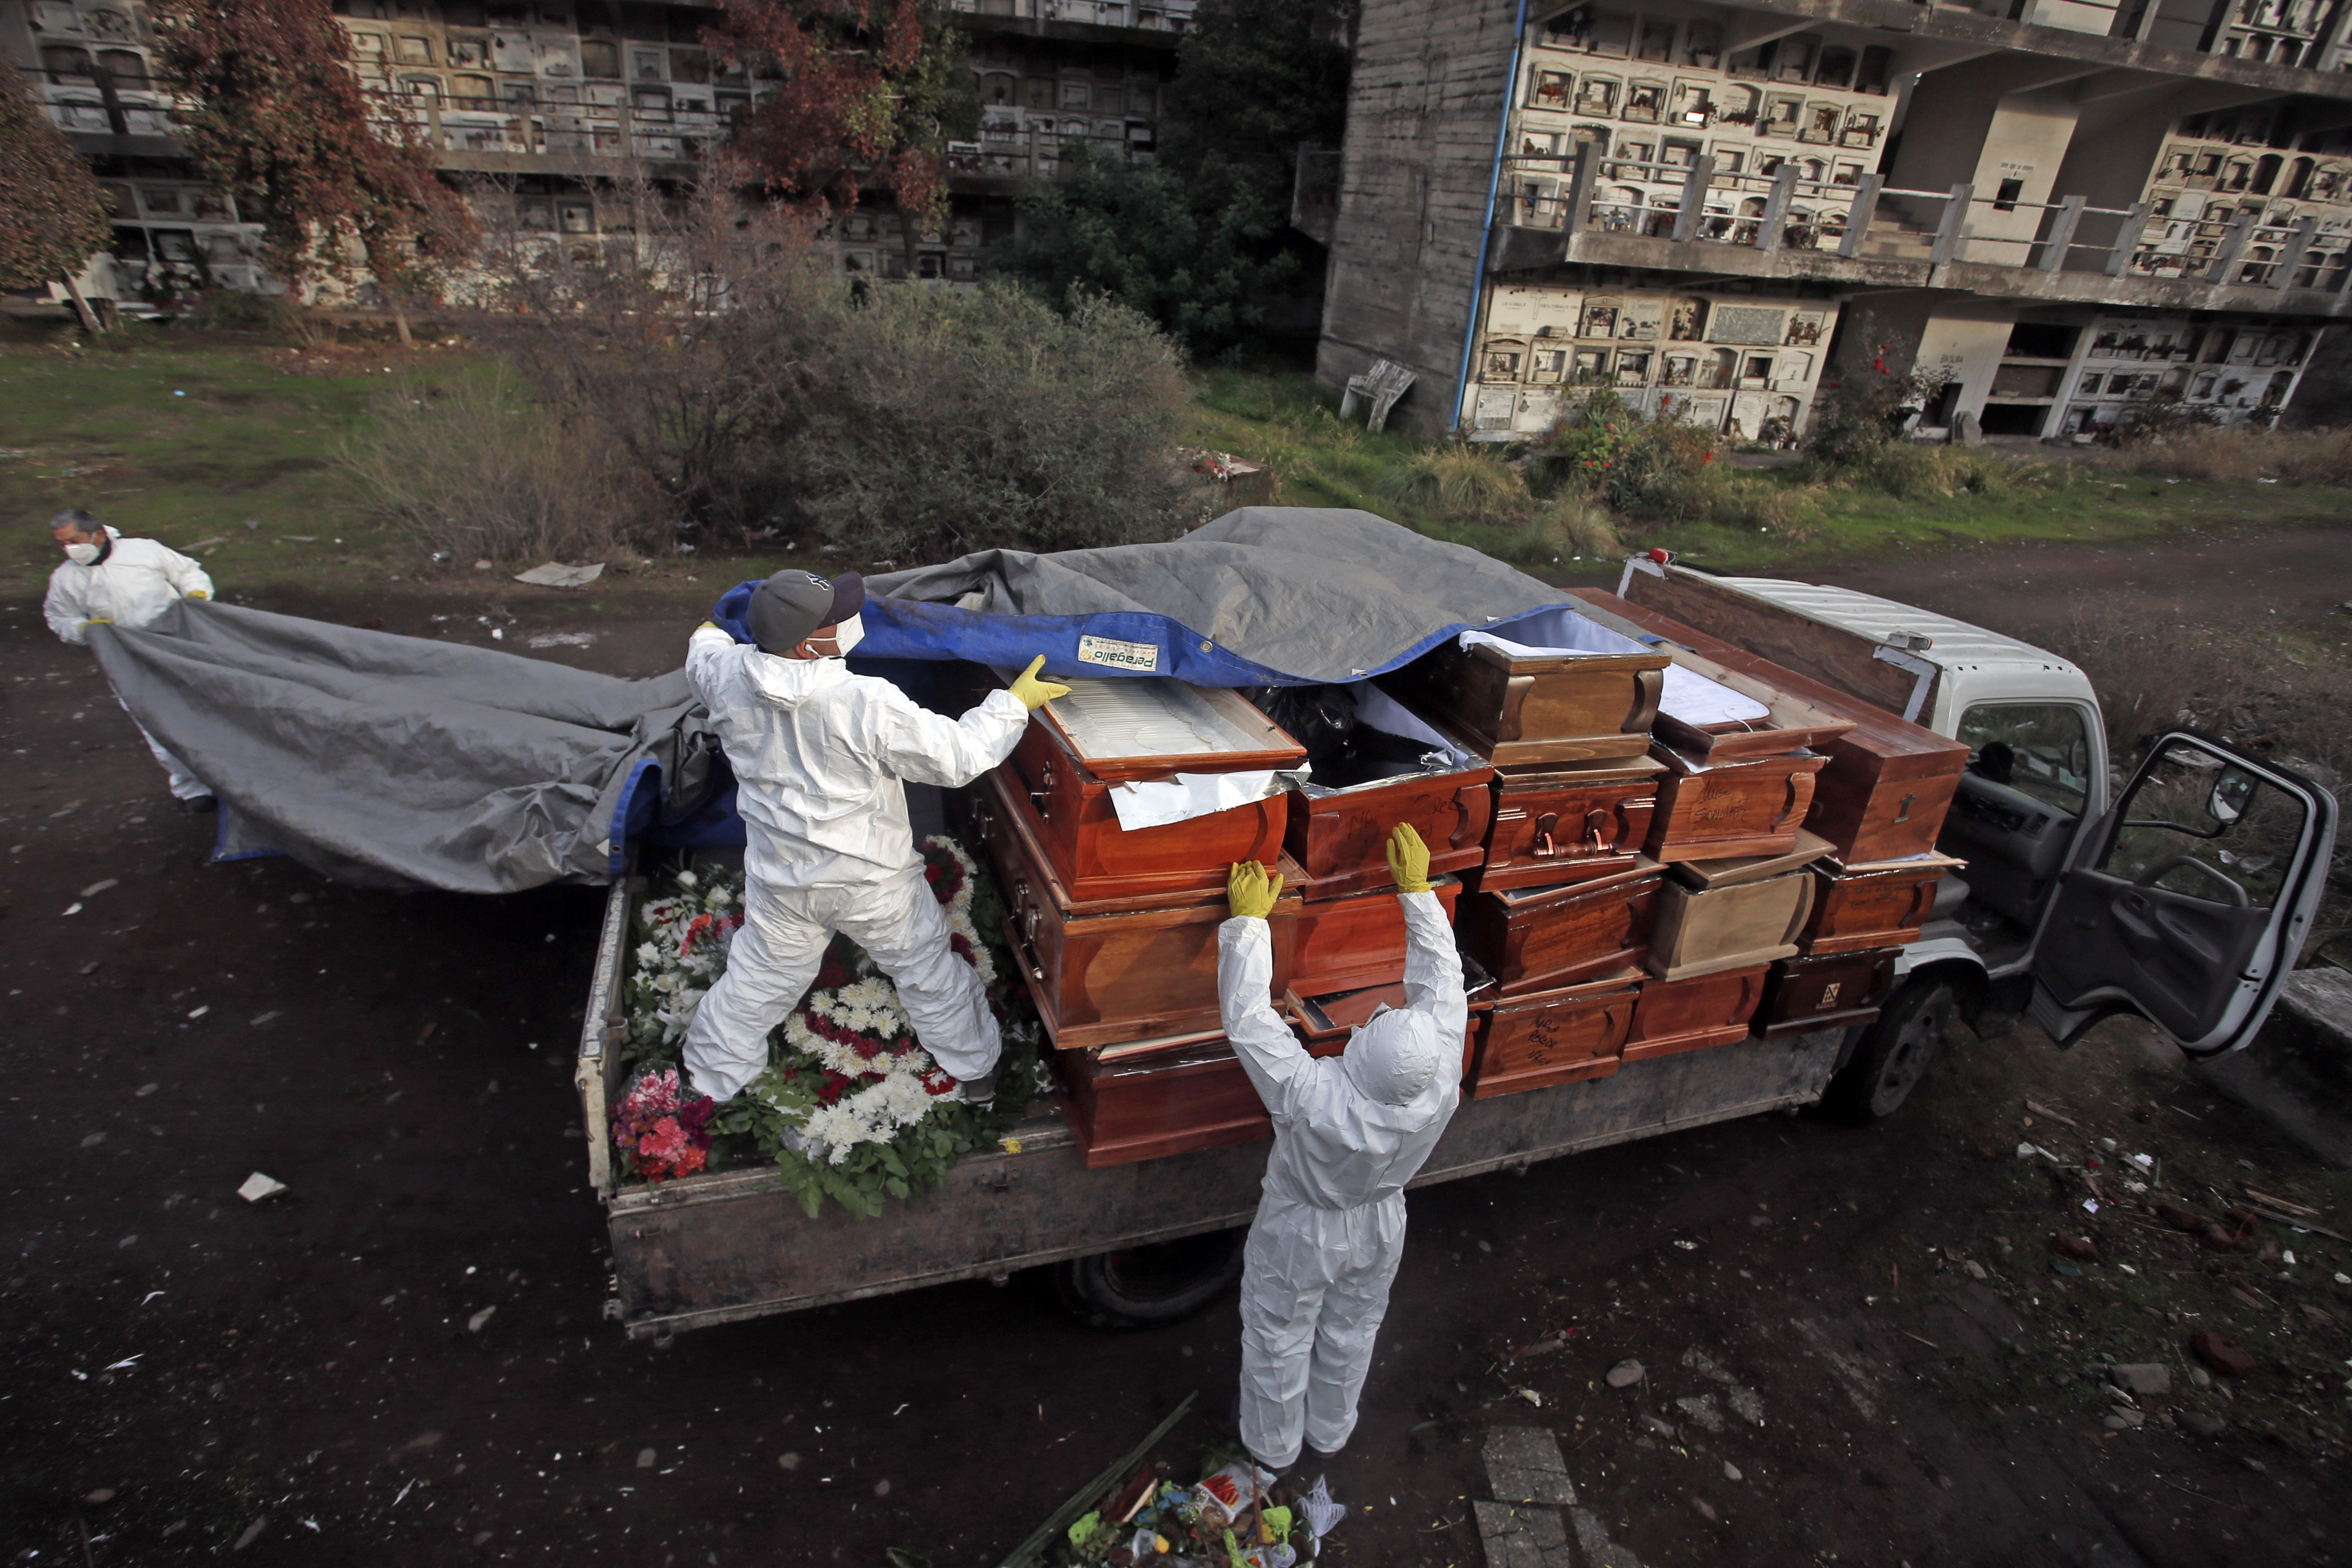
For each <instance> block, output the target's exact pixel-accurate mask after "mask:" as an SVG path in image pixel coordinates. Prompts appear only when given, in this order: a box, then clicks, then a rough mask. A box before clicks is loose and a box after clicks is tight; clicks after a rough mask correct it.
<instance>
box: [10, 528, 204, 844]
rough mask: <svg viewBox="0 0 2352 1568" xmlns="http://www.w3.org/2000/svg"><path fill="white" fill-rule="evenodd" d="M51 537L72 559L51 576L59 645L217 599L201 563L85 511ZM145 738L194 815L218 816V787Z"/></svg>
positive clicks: (50, 609) (50, 604)
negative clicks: (183, 604) (189, 602)
mask: <svg viewBox="0 0 2352 1568" xmlns="http://www.w3.org/2000/svg"><path fill="white" fill-rule="evenodd" d="M49 538H51V539H53V540H54V541H56V543H57V545H58V548H59V549H62V550H64V551H65V556H66V559H64V560H62V561H60V562H59V563H58V569H57V570H55V571H53V572H51V573H49V593H48V597H47V599H46V600H44V601H42V604H41V613H42V614H43V615H45V616H47V618H48V622H49V630H50V631H52V632H56V633H57V634H58V641H60V642H64V643H74V644H76V645H77V646H83V645H87V644H88V643H89V629H90V628H91V627H93V626H132V627H138V626H145V625H146V624H148V623H149V622H152V621H153V620H154V619H155V618H156V617H157V616H159V615H161V614H163V612H164V611H166V610H169V609H170V608H171V607H172V606H173V604H175V603H177V602H178V601H181V600H183V599H210V598H211V597H212V596H213V580H212V579H211V578H209V577H206V576H205V569H204V568H203V567H202V566H201V565H199V564H197V563H196V562H195V561H193V560H191V559H188V558H187V557H186V556H184V555H182V554H181V553H180V552H179V551H177V550H175V549H172V548H170V547H169V546H167V545H162V544H158V543H156V542H155V541H154V540H153V539H126V538H123V537H122V535H121V533H120V532H118V531H117V530H115V529H113V528H107V527H105V526H103V525H101V524H100V522H99V520H98V519H97V518H96V517H92V516H90V515H89V513H88V512H85V511H82V510H80V509H79V508H76V509H75V510H72V511H69V512H59V513H58V515H57V516H56V517H51V518H50V519H49ZM115 700H116V701H117V702H120V701H121V697H119V696H118V697H117V698H116V699H115ZM139 734H140V736H141V737H142V738H143V739H144V740H145V741H146V742H147V748H148V749H149V750H150V751H152V752H153V753H154V754H155V760H156V761H158V762H160V763H162V764H163V771H164V772H165V773H166V774H168V775H169V776H170V778H171V781H172V794H173V798H174V799H176V800H181V801H183V802H184V803H185V804H186V805H187V808H188V809H189V810H192V811H209V810H212V809H213V805H214V800H213V791H212V787H211V786H210V785H208V784H206V783H205V782H204V781H203V780H201V779H198V778H197V777H196V776H195V775H194V773H191V772H190V771H189V770H188V765H187V764H186V763H184V762H182V761H181V760H180V759H179V758H176V757H174V756H173V755H172V754H171V753H170V752H169V751H166V750H165V749H163V745H162V744H161V743H160V742H158V741H157V740H156V738H155V737H153V736H152V735H149V734H148V733H147V731H146V729H145V727H141V729H140V731H139Z"/></svg>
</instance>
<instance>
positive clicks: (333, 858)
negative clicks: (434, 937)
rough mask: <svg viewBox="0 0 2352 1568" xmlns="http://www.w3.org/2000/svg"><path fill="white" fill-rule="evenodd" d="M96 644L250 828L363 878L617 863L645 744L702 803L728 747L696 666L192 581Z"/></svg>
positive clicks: (500, 887)
mask: <svg viewBox="0 0 2352 1568" xmlns="http://www.w3.org/2000/svg"><path fill="white" fill-rule="evenodd" d="M90 644H91V647H92V648H93V649H94V650H95V651H96V653H97V654H98V661H99V664H100V666H101V667H102V668H104V670H105V671H106V674H107V677H108V678H109V679H110V680H111V681H112V682H113V683H114V689H115V690H116V691H117V692H118V693H120V694H121V697H122V700H123V704H124V706H127V707H129V708H130V710H131V716H132V717H134V718H136V719H137V720H138V721H139V722H140V723H141V724H142V725H143V726H145V727H146V728H147V730H148V732H149V733H150V734H152V735H153V736H154V737H156V738H157V739H158V740H160V741H162V742H163V745H164V746H166V747H169V748H170V749H171V750H172V751H173V752H174V753H176V754H177V755H178V756H179V757H180V758H182V759H183V760H184V761H185V762H186V763H187V764H188V766H189V767H190V768H193V769H194V772H195V774H196V777H198V778H199V779H204V780H205V782H206V783H208V784H210V785H211V786H212V787H213V788H214V789H215V790H216V791H217V792H218V793H219V796H220V798H221V800H222V801H223V803H224V806H225V808H227V809H230V810H234V811H235V813H236V816H237V817H238V819H240V821H239V824H238V825H239V829H240V831H241V832H244V833H246V834H247V835H248V836H247V839H246V841H247V843H248V844H253V843H267V844H270V845H272V846H274V847H276V848H279V849H283V850H284V851H285V852H287V853H289V854H290V855H292V856H294V857H295V858H296V859H298V860H300V861H302V862H305V863H306V864H310V865H313V866H315V867H317V868H318V869H319V870H320V871H323V872H326V873H329V874H331V875H334V876H338V877H341V878H343V879H345V880H352V881H362V882H373V883H390V884H399V885H409V886H414V885H419V884H422V885H425V886H428V887H437V888H445V889H448V890H450V891H452V892H459V893H512V892H516V891H518V890H520V889H522V888H526V887H535V886H538V885H539V884H540V883H547V882H555V881H572V882H603V881H605V880H606V879H607V877H608V875H609V869H608V867H609V859H610V856H609V846H608V845H607V844H606V842H605V839H606V836H607V834H608V833H609V831H611V826H612V822H613V816H614V810H615V809H616V808H617V807H618V806H619V805H620V803H621V800H622V795H623V791H624V790H625V789H626V788H627V787H628V786H629V784H630V782H631V780H632V779H633V778H634V777H635V772H636V767H637V764H638V763H640V762H641V761H645V760H647V759H650V760H652V761H654V762H656V763H657V764H659V765H660V767H661V783H662V789H663V793H664V794H665V795H666V796H667V797H668V798H669V799H670V800H672V801H674V802H676V803H677V804H680V805H691V804H692V803H693V802H694V801H695V800H697V799H698V796H699V795H700V793H701V792H702V790H703V789H704V787H705V785H706V783H707V781H708V779H709V765H710V759H711V757H712V755H713V753H714V752H715V751H716V749H717V737H715V736H714V735H713V734H712V732H711V730H710V727H709V721H708V719H707V718H706V717H705V716H704V715H703V712H702V710H701V708H700V707H699V706H698V705H697V704H696V703H695V701H694V699H693V697H692V696H691V695H689V694H688V691H687V685H686V674H685V672H684V671H682V670H681V671H677V672H675V673H673V674H667V675H664V676H662V677H660V678H659V679H657V680H650V681H625V680H620V679H616V678H615V677H614V676H611V675H600V674H592V673H590V672H588V671H585V670H575V669H571V668H568V667H566V666H564V665H562V664H549V663H546V662H544V661H542V660H538V659H526V658H521V657H520V656H518V655H516V654H512V653H499V652H497V651H495V650H492V649H488V648H469V647H464V646H457V645H452V644H449V643H434V642H428V641H425V640H424V639H421V638H415V637H397V636H393V635H391V634H389V633H386V632H366V631H361V630H359V629H357V628H354V627H349V626H336V625H331V624H328V623H326V622H318V621H305V620H299V619H297V618H295V617H293V616H287V615H272V614H268V613H267V612H262V611H258V610H246V609H240V608H238V607H236V606H235V605H228V604H207V603H202V602H189V601H182V602H181V603H179V604H176V605H174V606H173V608H172V609H171V610H170V611H169V612H166V613H165V614H164V615H163V617H162V618H161V619H159V620H157V621H156V622H153V623H152V624H151V625H149V626H148V627H146V628H144V629H143V630H131V629H130V628H126V627H111V626H99V627H93V628H91V634H90ZM650 782H651V781H650V780H649V779H648V780H646V783H650ZM256 830H257V831H256Z"/></svg>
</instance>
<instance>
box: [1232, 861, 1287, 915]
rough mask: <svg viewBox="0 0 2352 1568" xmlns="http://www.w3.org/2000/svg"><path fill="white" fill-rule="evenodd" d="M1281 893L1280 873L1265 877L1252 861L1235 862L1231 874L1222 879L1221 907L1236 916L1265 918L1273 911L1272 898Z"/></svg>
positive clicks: (1273, 899) (1264, 873)
mask: <svg viewBox="0 0 2352 1568" xmlns="http://www.w3.org/2000/svg"><path fill="white" fill-rule="evenodd" d="M1281 896H1282V877H1281V875H1280V874H1279V873H1276V875H1273V876H1268V875H1267V874H1266V870H1265V867H1264V866H1262V865H1260V864H1258V863H1257V862H1255V861H1235V862H1234V869H1233V873H1232V874H1231V875H1229V876H1227V877H1226V878H1225V907H1226V908H1227V909H1230V910H1232V911H1233V913H1234V917H1235V918H1236V919H1242V918H1248V919H1255V920H1263V919H1265V917H1266V916H1267V915H1271V914H1273V913H1274V905H1275V901H1276V899H1278V898H1280V897H1281Z"/></svg>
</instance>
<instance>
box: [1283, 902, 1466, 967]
mask: <svg viewBox="0 0 2352 1568" xmlns="http://www.w3.org/2000/svg"><path fill="white" fill-rule="evenodd" d="M1430 891H1431V892H1432V893H1434V894H1437V902H1438V904H1439V905H1440V906H1442V907H1443V908H1444V911H1445V918H1446V919H1448V920H1452V919H1453V918H1454V906H1455V904H1458V903H1459V902H1460V901H1461V898H1462V883H1461V879H1460V878H1458V877H1451V876H1441V877H1434V878H1432V879H1431V883H1430ZM1283 893H1284V896H1285V897H1286V898H1287V897H1288V896H1289V886H1288V884H1287V883H1286V884H1285V885H1284V889H1283ZM1297 920H1298V936H1297V946H1296V947H1295V948H1294V949H1293V953H1292V958H1291V966H1290V971H1289V986H1290V988H1291V989H1293V990H1295V991H1297V993H1298V994H1299V995H1301V996H1308V997H1319V996H1324V995H1327V994H1328V993H1329V992H1333V991H1347V990H1355V989H1358V988H1361V987H1365V986H1385V985H1390V984H1391V983H1394V982H1397V981H1401V980H1402V979H1403V978H1404V954H1405V929H1404V910H1403V908H1402V906H1401V905H1399V904H1398V903H1397V894H1396V892H1395V890H1394V889H1393V888H1383V889H1381V890H1379V891H1377V892H1373V893H1351V894H1349V895H1348V896H1347V897H1345V898H1331V899H1325V900H1324V901H1323V902H1321V903H1319V904H1317V903H1302V904H1300V905H1299V907H1298V917H1297ZM1276 989H1277V990H1279V989H1280V987H1279V986H1277V987H1276Z"/></svg>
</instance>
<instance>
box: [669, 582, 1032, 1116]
mask: <svg viewBox="0 0 2352 1568" xmlns="http://www.w3.org/2000/svg"><path fill="white" fill-rule="evenodd" d="M686 678H687V683H688V685H690V686H691V687H692V688H693V691H694V695H696V696H697V697H698V698H699V699H700V700H701V702H702V705H703V706H705V707H706V708H708V709H709V712H710V717H711V721H712V723H713V724H714V725H715V726H716V727H717V728H718V731H719V744H720V745H721V746H722V747H724V749H725V750H726V753H727V760H728V763H729V764H730V766H731V767H732V768H734V770H735V779H736V787H737V788H736V809H737V810H739V811H740V812H741V813H742V817H743V824H744V827H745V829H746V830H747V836H748V840H749V841H748V843H747V844H746V846H745V849H744V852H743V866H744V871H745V873H746V879H745V880H746V883H747V886H746V888H745V890H744V908H743V925H742V926H741V928H740V930H738V931H737V932H736V934H735V939H734V943H733V945H732V946H730V948H729V949H728V959H727V970H726V973H724V974H722V975H720V976H719V980H718V983H717V984H715V985H713V986H712V987H711V988H710V989H709V992H708V993H707V994H706V995H705V996H704V997H703V998H702V1005H701V1006H700V1007H699V1008H698V1009H696V1010H695V1015H694V1021H693V1023H692V1024H691V1025H690V1026H688V1030H687V1034H686V1051H685V1056H686V1066H687V1071H688V1073H690V1074H691V1075H692V1077H693V1080H694V1085H695V1087H696V1088H697V1089H698V1090H699V1091H700V1092H703V1093H705V1094H709V1095H710V1096H711V1097H712V1098H713V1099H716V1100H731V1099H733V1098H734V1096H735V1093H736V1092H737V1091H738V1090H740V1089H741V1088H742V1087H743V1085H744V1084H745V1083H747V1082H750V1081H751V1079H752V1078H753V1077H755V1076H757V1075H758V1074H759V1073H760V1072H761V1071H764V1070H765V1069H766V1067H767V1064H768V1034H769V1031H770V1030H773V1029H774V1028H775V1027H776V1026H777V1025H778V1024H780V1023H782V1022H783V1020H784V1018H785V1016H786V1015H787V1014H788V1013H790V1012H791V1011H792V1010H793V1008H794V1007H795V1006H796V1005H798V1003H799V1001H800V999H801V998H802V997H803V996H804V995H806V994H807V992H808V988H809V984H810V982H811V981H813V980H814V979H815V978H816V972H817V968H818V967H819V966H820V965H821V964H823V962H824V950H825V947H826V946H827V945H828V944H829V943H830V942H831V941H832V940H833V934H834V933H835V932H836V931H838V932H840V933H842V934H843V935H844V936H847V937H849V939H850V940H851V941H853V942H856V944H857V945H858V946H861V947H863V948H865V949H866V952H868V953H869V954H871V955H873V957H874V961H875V962H876V963H877V964H878V965H880V966H881V967H882V970H883V972H884V973H885V974H887V975H888V976H889V977H890V978H891V979H892V981H893V982H895V983H896V984H897V986H898V1000H899V1003H900V1005H902V1006H903V1007H904V1008H905V1009H907V1017H908V1021H910V1022H911V1023H913V1025H914V1026H915V1034H916V1037H917V1038H918V1039H919V1040H921V1041H922V1042H923V1049H924V1050H926V1051H929V1052H930V1053H931V1056H932V1059H933V1060H935V1061H938V1063H939V1064H940V1067H942V1068H944V1069H945V1070H946V1071H948V1072H949V1073H950V1074H951V1075H953V1076H954V1077H956V1078H959V1079H964V1080H970V1079H974V1078H979V1077H981V1076H982V1075H983V1074H984V1073H986V1072H988V1071H990V1070H991V1069H992V1068H993V1067H994V1066H995V1065H996V1059H997V1055H998V1052H999V1051H1000V1049H1001V1042H1000V1041H999V1040H998V1038H997V1032H996V1019H995V1017H994V1015H993V1014H992V1013H991V1012H990V1011H989V1008H988V993H987V992H986V991H985V990H984V989H983V988H982V986H981V983H980V977H979V975H978V974H977V973H976V972H975V971H974V970H973V969H972V967H971V965H970V964H967V963H966V962H964V960H962V959H961V958H960V957H958V956H956V955H955V953H954V951H953V950H952V949H951V948H950V946H949V945H948V938H949V931H948V918H947V913H946V911H944V910H942V909H941V908H940V904H939V900H938V899H937V898H935V897H933V896H932V894H931V889H930V885H929V883H927V882H926V881H925V880H924V878H923V862H922V858H921V857H920V856H919V855H918V854H917V853H916V852H915V834H914V828H913V826H912V824H910V823H909V822H908V818H907V790H906V787H905V785H904V784H902V783H901V782H900V781H901V780H902V779H912V780H914V781H915V782H917V783H919V784H938V785H942V786H946V787H949V788H954V787H957V786H961V785H964V784H969V783H970V782H971V780H972V779H976V778H978V777H979V776H980V775H981V774H982V773H984V772H986V771H987V770H988V769H989V768H993V767H995V766H996V765H997V764H998V763H1000V762H1002V761H1003V760H1004V759H1005V758H1007V757H1009V756H1011V755H1012V753H1013V746H1014V744H1015V743H1016V742H1018V741H1019V740H1020V738H1021V732H1022V730H1023V729H1024V728H1025V727H1027V725H1028V722H1029V710H1028V708H1026V707H1025V706H1023V704H1022V702H1021V699H1020V698H1019V697H1016V696H1014V695H1013V694H1012V693H1011V692H1008V691H997V692H991V693H990V694H989V695H988V696H987V697H986V698H985V699H984V700H982V702H981V703H980V704H979V706H976V707H974V708H973V709H972V710H971V712H970V713H967V714H965V715H964V716H963V717H961V719H951V718H947V717H944V716H940V715H939V714H935V713H932V712H930V711H929V710H928V709H926V708H924V707H922V706H919V705H918V704H917V703H916V702H915V701H914V699H912V698H911V697H908V695H906V694H905V693H903V692H901V691H900V690H899V689H898V687H896V686H894V685H891V684H890V683H889V682H887V681H881V680H876V679H874V678H873V677H871V676H867V675H855V674H850V672H849V667H848V665H846V664H844V663H842V661H841V660H839V659H837V658H825V659H787V658H781V657H778V656H777V655H774V654H772V653H761V651H760V650H759V649H758V648H756V647H753V646H751V644H749V643H738V642H736V641H735V640H734V639H733V638H732V637H730V636H729V635H728V634H727V633H726V632H722V631H719V629H718V628H716V627H710V626H706V627H704V628H702V629H701V630H700V631H698V632H696V633H695V634H694V638H693V641H692V642H691V643H689V644H688V650H687V657H686Z"/></svg>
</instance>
